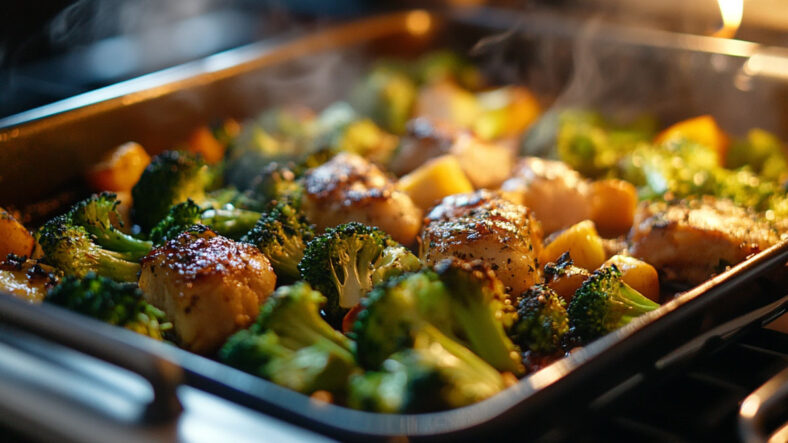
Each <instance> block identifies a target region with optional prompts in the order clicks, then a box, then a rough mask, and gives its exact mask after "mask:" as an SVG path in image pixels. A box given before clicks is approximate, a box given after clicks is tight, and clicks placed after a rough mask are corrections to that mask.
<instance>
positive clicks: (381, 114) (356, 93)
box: [351, 65, 417, 134]
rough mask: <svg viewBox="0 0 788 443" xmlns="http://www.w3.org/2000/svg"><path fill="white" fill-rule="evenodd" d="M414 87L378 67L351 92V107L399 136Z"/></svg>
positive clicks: (408, 80)
mask: <svg viewBox="0 0 788 443" xmlns="http://www.w3.org/2000/svg"><path fill="white" fill-rule="evenodd" d="M416 95H417V90H416V83H415V82H414V81H413V80H412V79H411V78H410V77H409V76H408V75H407V74H406V73H404V72H402V71H401V70H399V69H396V68H392V67H391V66H384V65H379V66H377V67H375V68H373V69H372V71H371V72H370V73H369V74H368V75H367V76H366V77H365V78H364V79H363V80H362V81H361V82H360V83H359V84H358V85H357V86H356V87H355V88H354V90H353V91H352V93H351V104H352V105H353V107H354V108H355V109H357V110H358V111H359V112H360V113H361V114H362V115H365V116H368V117H370V118H371V119H372V120H374V121H375V123H377V124H379V125H381V126H382V127H383V128H385V129H386V130H387V131H390V132H392V133H394V134H401V133H403V132H404V131H405V123H406V122H407V121H408V120H409V119H410V117H411V113H412V110H413V105H414V104H415V102H416Z"/></svg>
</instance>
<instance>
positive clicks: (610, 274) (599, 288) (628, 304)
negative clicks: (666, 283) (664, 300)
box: [567, 265, 659, 342]
mask: <svg viewBox="0 0 788 443" xmlns="http://www.w3.org/2000/svg"><path fill="white" fill-rule="evenodd" d="M658 307H659V304H658V303H655V302H653V301H651V300H649V299H648V298H646V297H644V296H643V295H642V294H640V293H639V292H637V291H636V290H634V289H632V288H631V287H630V286H629V285H627V284H626V283H624V281H623V280H622V274H621V271H619V269H618V268H617V267H616V265H610V266H607V267H604V268H602V269H598V270H596V271H594V273H593V274H591V277H589V278H588V280H586V281H585V282H584V283H583V285H582V286H580V288H579V289H578V290H577V292H575V296H574V297H573V298H572V301H571V302H570V303H569V309H567V312H568V314H569V326H570V331H571V333H572V334H574V335H575V336H576V337H577V338H579V339H580V340H582V341H585V342H588V341H591V340H594V339H595V338H598V337H601V336H603V335H605V334H607V333H609V332H612V331H615V330H616V329H618V328H620V327H622V326H624V325H626V324H627V323H629V322H630V321H632V319H633V318H635V317H638V316H640V315H643V314H645V313H646V312H649V311H653V310H654V309H657V308H658Z"/></svg>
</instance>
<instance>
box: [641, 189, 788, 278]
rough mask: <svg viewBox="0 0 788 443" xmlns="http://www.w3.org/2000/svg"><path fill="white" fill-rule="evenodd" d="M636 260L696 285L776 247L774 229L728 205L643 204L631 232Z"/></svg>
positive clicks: (706, 199) (706, 200)
mask: <svg viewBox="0 0 788 443" xmlns="http://www.w3.org/2000/svg"><path fill="white" fill-rule="evenodd" d="M630 237H631V241H632V246H631V248H630V253H631V254H632V256H634V257H636V258H639V259H641V260H644V261H645V262H647V263H650V264H651V265H653V266H654V267H656V268H657V270H659V271H660V272H661V273H662V275H663V278H665V279H667V280H669V281H674V282H678V283H686V284H691V285H695V284H698V283H701V282H703V281H705V280H707V279H708V278H709V277H710V276H712V275H714V274H716V273H719V272H721V271H722V270H724V269H725V267H726V266H729V265H735V264H737V263H739V262H741V261H742V260H744V259H745V258H747V257H748V256H749V255H752V254H754V253H756V252H759V251H762V250H764V249H766V248H768V247H769V246H771V245H773V244H775V243H777V242H778V241H779V239H780V234H779V233H778V232H777V230H776V229H775V228H773V227H772V226H771V225H770V224H768V223H766V222H765V221H764V220H761V219H759V218H758V216H757V215H756V214H755V213H753V212H751V211H748V210H746V209H743V208H740V207H737V206H735V205H734V204H733V202H731V201H729V200H721V199H715V198H713V197H703V198H702V199H692V200H683V201H679V202H670V203H664V202H659V203H643V204H641V206H640V207H639V208H638V211H637V213H636V214H635V223H634V225H633V226H632V231H631V233H630Z"/></svg>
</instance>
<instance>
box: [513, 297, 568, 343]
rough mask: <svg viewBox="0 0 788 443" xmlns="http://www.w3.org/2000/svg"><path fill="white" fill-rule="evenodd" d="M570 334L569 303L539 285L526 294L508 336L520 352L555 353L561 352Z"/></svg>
mask: <svg viewBox="0 0 788 443" xmlns="http://www.w3.org/2000/svg"><path fill="white" fill-rule="evenodd" d="M568 331H569V317H568V316H567V313H566V302H565V301H564V300H563V299H562V298H561V297H559V296H558V294H556V293H555V291H553V290H552V289H550V288H549V287H548V286H545V285H536V286H534V287H533V288H531V289H529V290H528V291H526V292H525V293H524V294H523V296H522V298H521V300H520V304H519V306H518V309H517V322H515V324H514V325H513V326H512V328H511V330H510V334H509V335H510V336H511V337H512V340H513V341H514V342H515V343H517V344H518V345H519V346H520V348H521V349H530V350H531V351H533V352H536V353H539V354H552V353H555V352H557V351H559V350H560V349H561V343H562V339H563V337H564V335H565V334H566V333H567V332H568Z"/></svg>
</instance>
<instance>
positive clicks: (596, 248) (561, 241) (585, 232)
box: [539, 220, 606, 270]
mask: <svg viewBox="0 0 788 443" xmlns="http://www.w3.org/2000/svg"><path fill="white" fill-rule="evenodd" d="M564 252H569V256H570V257H571V258H572V261H574V264H575V265H577V266H580V267H581V268H584V269H588V270H592V269H596V268H598V267H599V266H601V265H602V263H604V262H605V258H606V257H605V247H604V246H603V244H602V237H600V236H599V233H598V232H597V230H596V227H595V226H594V222H592V221H591V220H584V221H581V222H580V223H578V224H576V225H573V226H571V227H569V228H567V229H566V230H564V231H562V232H561V233H559V234H558V235H557V236H556V237H555V239H553V241H551V242H550V243H549V244H548V245H547V246H545V248H544V250H543V251H542V254H541V255H540V257H539V262H540V263H548V262H554V261H556V260H558V258H559V257H560V256H561V254H563V253H564Z"/></svg>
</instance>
